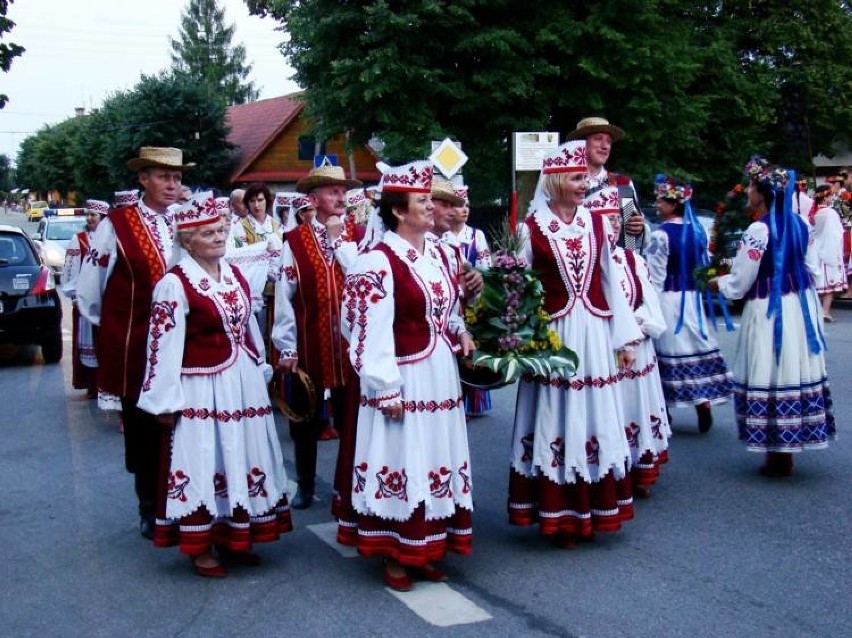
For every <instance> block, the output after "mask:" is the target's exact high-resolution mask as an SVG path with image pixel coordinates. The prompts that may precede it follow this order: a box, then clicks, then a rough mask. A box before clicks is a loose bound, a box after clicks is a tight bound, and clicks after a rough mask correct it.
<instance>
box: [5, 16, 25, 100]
mask: <svg viewBox="0 0 852 638" xmlns="http://www.w3.org/2000/svg"><path fill="white" fill-rule="evenodd" d="M12 2H14V0H0V39H2V38H3V34H5V33H9V32H10V31H11V30H12V27H14V26H15V23H14V22H12V21H11V20H10V19H9V18H7V17H6V14H7V13H8V11H9V5H11V4H12ZM23 52H24V47H22V46H21V45H19V44H15V43H14V42H8V43H6V42H0V70H2V71H3V73H8V71H9V69H10V68H12V61H13V60H14V59H15V58H16V57H18V56H19V55H21V54H22V53H23ZM8 101H9V96H8V95H5V94H3V93H0V109H2V108H3V107H4V106H6V102H8Z"/></svg>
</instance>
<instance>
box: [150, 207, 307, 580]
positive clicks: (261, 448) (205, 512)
mask: <svg viewBox="0 0 852 638" xmlns="http://www.w3.org/2000/svg"><path fill="white" fill-rule="evenodd" d="M211 195H212V194H211V193H209V192H208V193H200V194H198V195H196V196H194V197H193V199H192V201H191V202H190V203H189V204H186V205H184V206H182V207H181V208H179V209H178V210H177V211H176V213H175V221H176V227H177V233H178V239H179V243H178V244H176V246H179V247H181V248H182V249H183V250H184V251H186V253H188V254H184V256H183V257H182V258H181V259H180V260H179V261H178V263H177V265H176V266H173V267H172V268H171V269H170V270H169V271H168V273H166V275H165V276H164V277H163V278H162V280H161V281H160V282H159V283H158V284H157V286H156V288H155V289H154V302H153V306H152V310H151V324H150V329H149V334H148V362H147V366H146V370H145V377H144V382H143V385H142V392H141V395H140V397H139V403H138V405H139V408H141V409H142V410H145V411H146V412H148V413H150V414H153V415H156V416H157V420H158V421H159V423H160V424H161V425H162V426H163V436H164V437H170V439H171V445H169V444H168V439H167V440H166V443H165V444H164V449H165V450H168V451H169V454H168V458H167V461H166V462H167V463H168V471H166V469H165V467H163V470H162V476H161V478H160V480H161V486H160V492H159V493H160V495H161V499H162V500H161V501H160V502H159V503H158V505H157V507H158V512H157V520H156V525H155V528H154V544H155V545H156V546H158V547H169V546H172V545H179V547H180V550H181V552H183V553H185V554H187V555H189V557H190V559H191V561H192V564H193V567H194V569H195V571H196V573H198V574H199V575H201V576H207V577H223V576H226V575H227V572H226V569H225V566H224V565H223V561H228V560H230V561H232V562H235V563H241V564H248V565H256V564H258V563H259V557H258V556H257V555H255V554H252V553H250V550H251V547H252V544H253V543H259V542H268V541H273V540H277V539H278V538H279V536H280V535H281V534H282V533H284V532H288V531H290V530H291V529H292V523H291V521H290V509H289V506H288V502H287V493H286V486H287V477H286V474H285V473H284V461H283V457H282V454H281V448H280V446H279V443H278V433H277V432H276V430H275V421H274V418H273V415H272V406H271V405H270V402H269V396H268V394H267V390H266V383H267V381H268V379H269V378H270V377H271V373H272V369H271V368H270V367H269V366H268V365H267V364H266V363H265V359H264V350H263V340H262V339H261V337H260V332H259V331H258V328H257V323H256V321H255V319H254V316H253V315H252V312H251V293H250V290H249V287H248V283H247V282H246V280H245V279H244V278H243V276H242V274H240V271H239V270H238V269H236V268H234V267H232V266H230V265H229V264H228V262H227V261H226V260H225V259H224V255H225V238H226V234H225V231H224V226H223V224H222V222H221V220H220V216H219V214H218V212H217V210H216V207H215V204H214V201H213V199H212V196H211Z"/></svg>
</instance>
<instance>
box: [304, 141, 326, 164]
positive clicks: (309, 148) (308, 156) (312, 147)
mask: <svg viewBox="0 0 852 638" xmlns="http://www.w3.org/2000/svg"><path fill="white" fill-rule="evenodd" d="M316 144H317V140H316V138H315V137H313V136H310V137H308V136H306V135H302V136H300V137H299V159H300V160H304V161H306V162H312V161H313V159H314V155H325V141H323V142H322V143H321V144H320V148H319V153H317V152H316Z"/></svg>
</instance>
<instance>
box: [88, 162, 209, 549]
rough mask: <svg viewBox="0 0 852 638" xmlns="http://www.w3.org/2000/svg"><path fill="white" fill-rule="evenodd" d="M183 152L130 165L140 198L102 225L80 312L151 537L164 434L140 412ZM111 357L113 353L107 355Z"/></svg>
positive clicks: (169, 249)
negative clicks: (117, 417)
mask: <svg viewBox="0 0 852 638" xmlns="http://www.w3.org/2000/svg"><path fill="white" fill-rule="evenodd" d="M191 166H194V164H184V162H183V153H182V152H181V150H180V149H177V148H162V147H150V146H143V147H142V148H141V149H140V150H139V157H135V158H133V159H131V160H130V161H128V162H127V167H128V168H129V169H130V170H131V171H135V172H136V173H137V174H138V178H139V183H140V184H141V185H142V189H143V195H142V199H141V200H140V201H139V202H138V204H135V205H129V206H121V207H118V208H114V209H113V210H112V211H110V213H109V215H108V216H107V218H106V219H105V220H104V221H102V222H101V224H100V226H98V230H97V232H96V233H95V236H94V238H93V240H92V247H91V249H90V251H89V254H88V256H87V258H86V261H85V263H84V264H83V266H82V269H81V271H80V278H79V283H78V285H77V303H78V306H79V308H80V313H81V314H82V315H83V316H84V317H85V318H86V319H88V320H89V321H91V322H92V324H94V325H96V326H99V329H98V343H99V344H101V354H102V356H101V358H100V360H99V364H100V365H99V368H98V370H99V373H98V388H99V389H100V390H101V391H105V392H109V393H112V394H116V395H118V396H119V397H121V412H122V420H123V422H124V429H125V432H124V448H125V464H126V467H127V470H128V471H129V472H131V473H132V474H134V475H135V488H136V496H137V498H138V501H139V516H140V519H141V520H140V527H139V529H140V532H141V534H142V535H143V536H144V537H146V538H152V537H153V530H154V514H155V503H156V490H157V475H158V471H159V461H160V428H159V426H158V424H157V421H156V420H155V419H154V417H153V416H152V415H150V414H148V413H146V412H143V411H142V410H140V409H139V408H137V407H136V402H137V401H138V399H139V392H140V389H141V386H142V378H143V376H144V374H145V355H146V341H147V338H148V326H149V322H150V317H151V300H152V295H153V291H154V286H155V285H156V283H157V282H158V281H160V279H161V278H162V277H163V275H164V274H165V272H166V268H167V264H168V259H169V257H170V256H171V255H172V244H173V241H174V235H173V232H174V230H173V226H172V214H171V213H170V212H169V207H170V206H172V205H173V204H174V203H175V201H176V200H177V198H178V196H179V194H180V187H181V178H182V174H183V171H184V169H186V168H189V167H191ZM107 353H108V354H107Z"/></svg>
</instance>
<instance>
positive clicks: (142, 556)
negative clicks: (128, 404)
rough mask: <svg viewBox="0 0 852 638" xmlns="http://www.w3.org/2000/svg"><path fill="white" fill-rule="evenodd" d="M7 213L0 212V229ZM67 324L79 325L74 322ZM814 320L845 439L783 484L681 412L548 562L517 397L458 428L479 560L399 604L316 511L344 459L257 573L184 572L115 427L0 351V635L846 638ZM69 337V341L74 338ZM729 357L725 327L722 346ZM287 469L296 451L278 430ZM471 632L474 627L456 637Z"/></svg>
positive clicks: (837, 484)
mask: <svg viewBox="0 0 852 638" xmlns="http://www.w3.org/2000/svg"><path fill="white" fill-rule="evenodd" d="M5 221H6V219H4V218H3V217H2V215H0V223H5ZM67 315H70V313H67ZM834 315H835V317H836V318H837V320H838V322H837V323H835V324H832V325H829V326H827V329H826V331H827V337H828V341H829V347H830V350H829V352H828V365H829V374H830V377H831V381H832V385H833V388H834V390H835V399H836V404H835V408H836V413H837V417H838V428H839V431H840V433H841V438H840V439H839V440H838V441H837V442H836V443H834V444H833V445H832V446H831V447H830V448H829V449H828V450H825V451H815V452H810V453H805V454H803V455H800V457H798V459H797V468H796V474H795V475H794V476H793V477H792V478H790V479H786V480H779V479H775V480H772V479H766V478H762V477H760V476H759V475H758V474H757V467H758V465H759V463H760V461H761V458H760V456H759V455H756V454H749V453H746V452H745V451H744V450H743V449H742V448H741V447H740V445H739V443H738V442H737V440H736V435H735V430H734V424H733V413H732V408H731V407H730V405H725V406H721V407H719V408H717V409H716V410H715V415H716V425H715V427H714V428H713V429H712V430H711V432H710V433H708V434H707V435H703V436H702V435H699V434H698V433H697V430H696V428H695V425H694V415H693V414H691V413H690V412H689V411H687V410H675V411H674V421H675V423H674V429H675V437H674V439H673V440H672V444H671V460H670V462H669V464H668V465H666V466H665V467H664V468H663V473H662V477H661V479H660V482H659V483H658V486H657V487H656V488H655V489H654V492H653V496H652V498H651V499H650V500H648V501H642V502H639V503H638V504H637V507H636V509H637V512H636V518H635V520H633V521H632V522H630V523H628V524H627V525H626V527H625V528H624V530H623V531H622V532H620V533H618V534H614V535H599V538H598V539H597V541H596V542H595V543H592V544H585V545H581V546H579V547H578V548H577V549H576V550H573V551H567V550H557V549H554V548H553V547H551V546H550V545H548V544H547V543H546V542H544V541H543V540H542V539H541V538H540V537H539V535H538V533H537V529H535V528H514V527H510V526H509V525H508V524H507V517H506V502H505V499H506V491H507V482H508V444H509V437H510V433H511V425H512V423H511V421H512V416H513V412H514V392H515V391H514V388H507V389H504V390H501V391H499V392H497V393H495V396H494V409H493V410H492V413H491V415H490V416H487V417H485V418H482V419H477V420H475V421H473V422H472V423H471V424H470V443H471V449H472V456H473V462H474V466H473V472H474V474H473V475H474V494H475V499H476V511H475V518H474V552H473V555H472V556H469V557H459V556H455V555H450V556H449V557H448V558H447V559H446V561H445V563H444V566H445V568H446V570H447V571H448V573H449V575H450V581H449V583H448V584H447V585H446V586H432V587H428V586H423V585H420V586H418V587H417V588H416V589H415V592H414V593H413V594H406V595H393V594H391V593H390V592H389V591H388V590H386V589H385V588H384V587H383V584H382V581H381V568H380V565H379V563H378V562H377V561H375V560H372V559H369V560H368V559H362V558H358V557H353V556H351V555H349V554H347V553H345V552H344V554H341V552H340V551H338V548H336V547H334V546H333V544H328V543H327V542H326V541H325V540H323V534H326V533H328V532H329V531H331V530H332V529H333V526H332V525H329V523H330V522H331V518H330V514H329V511H328V507H327V505H328V502H329V497H330V485H329V483H330V481H331V477H332V472H333V465H334V459H335V455H336V449H337V445H336V443H334V442H326V443H321V444H320V481H321V482H320V486H319V490H320V496H321V497H322V503H321V504H318V505H317V506H316V507H314V508H312V509H310V510H307V511H304V512H295V513H294V521H295V524H296V530H295V531H294V532H293V533H292V534H288V535H286V536H285V537H284V538H283V539H282V540H281V541H279V542H278V543H275V544H271V545H266V546H259V547H258V552H259V553H260V554H261V555H262V556H263V559H264V563H263V565H262V566H261V567H257V568H248V567H246V568H242V569H237V568H234V569H232V570H231V573H230V575H229V577H228V578H226V579H223V580H206V579H201V578H199V577H197V576H195V575H194V574H193V573H192V572H191V571H190V569H189V564H188V561H187V560H186V559H185V558H184V557H182V556H180V555H179V553H178V551H177V550H175V549H170V550H158V549H154V548H153V547H151V546H150V544H148V543H147V542H146V541H144V540H143V539H142V538H141V537H140V536H139V533H138V530H137V527H136V525H137V519H136V516H135V506H134V497H133V489H132V482H131V477H130V476H129V475H127V474H125V472H124V470H123V459H122V454H123V447H122V440H121V435H120V434H118V433H117V431H116V421H115V419H114V417H113V418H110V417H108V416H106V415H104V414H99V413H98V412H97V410H96V409H95V407H94V405H93V404H92V403H91V402H89V401H87V400H86V399H85V398H84V397H83V393H81V392H77V391H72V390H70V389H69V384H70V367H69V361H68V358H67V357H68V353H69V352H70V343H67V344H66V346H67V350H66V359H65V360H64V361H63V362H62V364H59V365H50V366H48V365H44V364H43V363H42V362H41V359H40V355H39V351H38V348H35V347H23V348H13V347H0V396H2V404H3V419H2V423H3V426H2V427H3V430H4V434H5V436H4V444H3V446H2V452H0V454H2V462H0V479H2V480H0V485H2V497H3V498H2V500H1V501H0V564H2V566H3V569H2V572H3V577H2V582H3V585H4V586H3V590H4V595H3V597H2V601H0V618H1V619H2V627H3V629H2V633H3V634H4V635H7V636H214V635H219V636H225V635H234V634H243V635H247V636H249V635H250V636H344V635H345V636H395V637H405V636H412V637H413V636H418V637H419V636H445V635H448V634H449V633H450V632H451V633H452V635H454V636H486V635H487V636H566V637H568V636H614V637H615V636H619V637H621V636H637V637H638V636H691V637H692V636H694V637H704V636H707V637H710V636H713V637H714V638H715V637H718V636H748V637H750V638H757V637H762V636H797V637H803V636H841V635H847V636H848V635H852V629H850V628H849V625H850V620H852V612H850V610H849V602H850V598H852V597H850V594H852V586H850V584H849V573H850V572H852V540H850V531H852V525H850V523H852V521H851V520H850V519H852V516H851V515H850V508H849V505H848V495H847V490H846V486H847V485H848V483H849V473H848V472H849V471H848V468H849V467H850V460H852V449H850V444H849V443H848V439H846V438H844V437H843V435H844V434H845V432H846V431H847V428H848V423H849V419H848V418H847V416H846V415H848V414H849V413H850V407H852V397H850V395H847V394H846V393H845V389H846V388H849V387H852V385H850V375H852V361H850V358H849V356H848V354H847V353H848V352H850V341H852V312H850V311H849V310H842V309H839V310H837V311H835V313H834ZM69 334H70V333H69ZM721 341H722V346H723V349H724V350H725V351H726V352H728V353H731V352H733V349H734V348H735V335H727V334H723V335H721ZM279 426H280V427H279V432H280V434H281V440H282V446H283V448H284V452H285V456H286V460H287V469H288V471H289V472H290V474H291V476H292V475H293V464H292V444H291V442H290V440H289V437H288V435H287V429H286V427H285V424H284V423H283V421H282V422H280V423H279ZM458 623H465V624H458Z"/></svg>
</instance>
